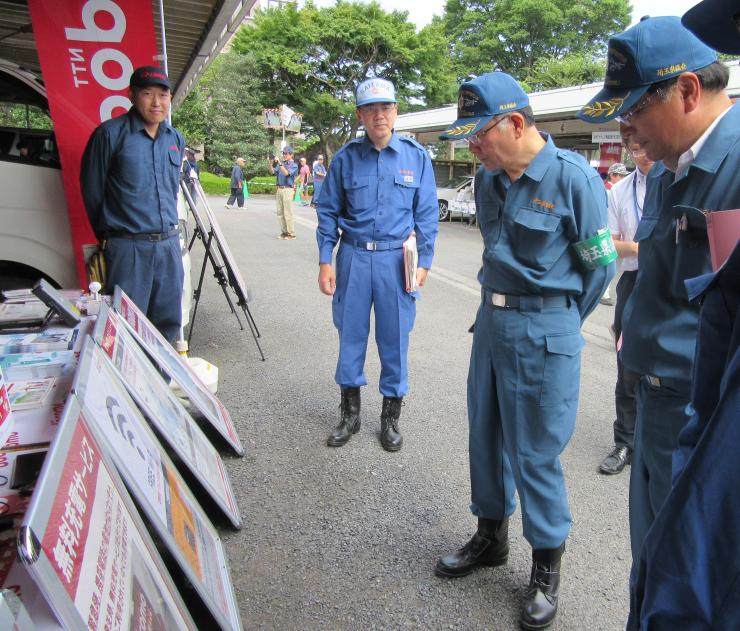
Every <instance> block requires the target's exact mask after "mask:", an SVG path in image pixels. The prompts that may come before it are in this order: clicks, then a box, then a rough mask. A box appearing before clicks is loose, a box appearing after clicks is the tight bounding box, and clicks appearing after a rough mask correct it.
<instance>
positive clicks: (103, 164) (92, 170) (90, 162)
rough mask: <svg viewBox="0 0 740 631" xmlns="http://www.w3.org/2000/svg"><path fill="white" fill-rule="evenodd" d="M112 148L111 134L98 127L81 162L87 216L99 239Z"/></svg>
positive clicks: (81, 187) (82, 189) (81, 181)
mask: <svg viewBox="0 0 740 631" xmlns="http://www.w3.org/2000/svg"><path fill="white" fill-rule="evenodd" d="M111 157H112V148H111V141H110V136H109V134H108V132H107V130H106V129H105V128H104V127H98V128H97V129H96V130H95V131H94V132H93V133H92V135H91V136H90V139H89V140H88V141H87V146H86V147H85V151H84V153H83V154H82V162H81V164H80V189H81V191H82V199H83V201H84V203H85V210H86V211H87V217H88V219H89V220H90V225H91V226H92V229H93V232H94V233H95V236H96V237H97V238H98V240H102V239H103V233H102V227H101V226H100V221H101V216H100V215H101V213H102V211H103V202H104V200H105V183H106V180H107V178H108V169H109V168H110V163H111Z"/></svg>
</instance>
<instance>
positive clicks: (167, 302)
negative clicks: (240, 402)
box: [80, 66, 185, 342]
mask: <svg viewBox="0 0 740 631" xmlns="http://www.w3.org/2000/svg"><path fill="white" fill-rule="evenodd" d="M128 96H129V99H130V100H131V103H132V104H133V107H132V108H131V109H130V110H129V111H128V113H126V114H123V115H121V116H116V117H115V118H111V119H110V120H107V121H105V122H104V123H101V124H100V125H99V126H98V127H97V128H96V129H95V131H94V132H93V133H92V135H91V136H90V139H89V140H88V142H87V146H86V147H85V152H84V154H83V156H82V164H81V168H80V188H81V190H82V196H83V199H84V201H85V208H86V210H87V215H88V218H89V219H90V225H91V226H92V229H93V231H94V232H95V236H96V237H97V238H98V240H99V241H100V243H101V247H102V250H103V256H104V257H105V265H106V272H107V277H106V286H105V293H107V294H112V293H113V290H114V288H115V286H116V285H119V286H120V287H121V289H123V291H125V292H126V293H127V294H128V295H129V296H130V297H131V300H133V301H134V302H135V303H136V305H137V306H138V307H139V309H141V310H142V311H143V312H144V313H145V314H146V316H147V317H148V318H149V319H150V320H151V321H152V324H154V326H156V327H157V329H159V331H160V333H162V335H163V336H164V337H165V338H166V339H167V340H168V341H170V342H172V341H174V340H175V339H176V338H177V336H178V334H179V333H180V324H181V322H182V306H181V303H182V284H183V276H184V273H183V267H182V254H181V251H180V240H179V239H178V238H177V235H178V234H179V232H180V230H179V228H178V217H177V195H178V193H179V191H180V166H181V165H182V158H183V151H184V150H185V140H184V139H183V137H182V135H181V134H180V132H178V131H177V130H176V129H175V128H174V127H171V126H170V125H169V124H168V123H167V115H168V114H169V111H170V104H171V99H172V91H171V87H170V82H169V79H168V78H167V75H166V74H165V73H164V71H163V70H162V69H160V68H156V67H154V66H143V67H141V68H137V69H136V70H135V71H134V72H133V74H132V75H131V79H130V82H129V93H128Z"/></svg>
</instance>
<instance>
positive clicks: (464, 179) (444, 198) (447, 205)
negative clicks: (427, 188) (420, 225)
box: [437, 175, 473, 221]
mask: <svg viewBox="0 0 740 631" xmlns="http://www.w3.org/2000/svg"><path fill="white" fill-rule="evenodd" d="M472 186H473V176H472V175H463V176H460V177H456V178H453V179H451V180H450V181H449V182H448V183H447V185H446V186H445V187H444V188H437V200H438V203H439V220H440V221H447V219H451V218H452V216H453V214H455V211H454V209H453V206H454V201H455V199H456V198H457V196H458V194H459V193H460V192H461V191H464V190H466V189H468V188H471V187H472Z"/></svg>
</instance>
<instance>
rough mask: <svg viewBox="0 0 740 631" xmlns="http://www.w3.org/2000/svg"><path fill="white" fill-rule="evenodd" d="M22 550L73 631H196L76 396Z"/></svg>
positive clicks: (28, 522) (43, 478) (37, 496)
mask: <svg viewBox="0 0 740 631" xmlns="http://www.w3.org/2000/svg"><path fill="white" fill-rule="evenodd" d="M18 553H19V557H20V559H21V561H22V563H23V564H24V566H25V567H26V568H27V570H28V573H29V574H30V575H31V577H32V578H33V580H34V581H35V582H36V584H37V585H38V586H39V588H40V590H41V592H42V593H43V594H44V597H45V598H46V601H47V602H48V603H49V605H50V607H51V608H52V609H53V611H54V613H55V614H56V616H57V618H58V619H59V621H60V622H61V624H62V625H63V626H64V627H65V628H66V629H70V630H75V631H77V630H80V631H82V630H83V629H92V630H93V631H98V630H99V631H103V630H106V631H108V630H116V631H139V630H143V629H151V630H161V631H164V630H166V629H178V630H180V629H182V630H184V631H186V630H189V629H192V630H193V631H195V630H196V629H197V627H196V625H195V623H194V622H193V619H192V617H191V615H190V613H189V611H188V609H187V607H186V606H185V603H184V602H183V600H182V597H181V596H180V594H179V593H178V591H177V588H176V587H175V585H174V582H173V581H172V578H171V577H170V575H169V573H168V572H167V569H166V567H165V565H164V562H163V561H162V558H161V557H160V556H159V553H158V552H157V550H156V547H155V545H154V542H153V541H152V539H151V537H150V536H149V533H148V532H147V530H146V526H145V525H144V522H143V521H142V519H141V517H140V516H139V514H138V512H137V510H136V507H135V506H134V504H133V501H132V500H131V498H130V497H129V495H128V492H127V491H126V488H125V486H124V484H123V481H122V480H121V478H120V476H119V475H118V472H117V471H116V468H115V466H114V465H113V463H112V462H111V461H110V459H109V456H108V455H107V453H106V451H105V449H104V447H102V446H101V445H100V444H99V443H98V441H97V440H96V438H95V437H94V433H93V431H92V430H91V429H90V427H89V425H88V422H87V420H86V418H85V415H84V413H83V412H82V410H81V409H80V406H79V403H78V401H77V399H76V398H75V397H69V398H68V400H67V406H66V407H65V413H64V417H63V419H62V423H61V425H60V427H59V432H58V434H57V437H56V440H55V441H54V444H53V446H52V448H51V450H50V452H49V456H48V458H47V460H46V463H45V465H44V469H43V470H42V472H41V476H40V479H39V484H38V487H37V489H36V493H35V494H34V497H33V500H32V501H31V506H30V507H29V509H28V512H27V513H26V515H25V517H24V520H23V524H22V526H21V531H20V534H19V541H18Z"/></svg>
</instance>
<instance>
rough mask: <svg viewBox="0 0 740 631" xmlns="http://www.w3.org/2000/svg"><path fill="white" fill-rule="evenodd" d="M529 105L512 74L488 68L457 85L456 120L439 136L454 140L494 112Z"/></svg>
mask: <svg viewBox="0 0 740 631" xmlns="http://www.w3.org/2000/svg"><path fill="white" fill-rule="evenodd" d="M527 105H529V98H528V97H527V95H526V94H525V92H524V90H522V88H521V86H520V85H519V84H518V83H517V82H516V80H515V79H514V77H512V76H510V75H508V74H506V73H505V72H489V73H486V74H484V75H481V76H480V77H476V78H475V79H473V80H472V81H467V82H465V83H463V84H462V85H461V86H460V90H459V91H458V93H457V120H456V121H455V122H454V123H452V126H451V127H450V128H449V129H447V130H446V131H445V132H444V133H442V134H440V136H439V137H440V140H458V139H462V138H467V137H468V136H470V135H472V134H474V133H476V132H478V131H480V130H481V129H482V128H483V127H485V126H486V124H488V121H490V120H491V119H492V118H493V117H494V116H499V115H501V114H507V113H509V112H515V111H516V110H520V109H522V108H524V107H527Z"/></svg>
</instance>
